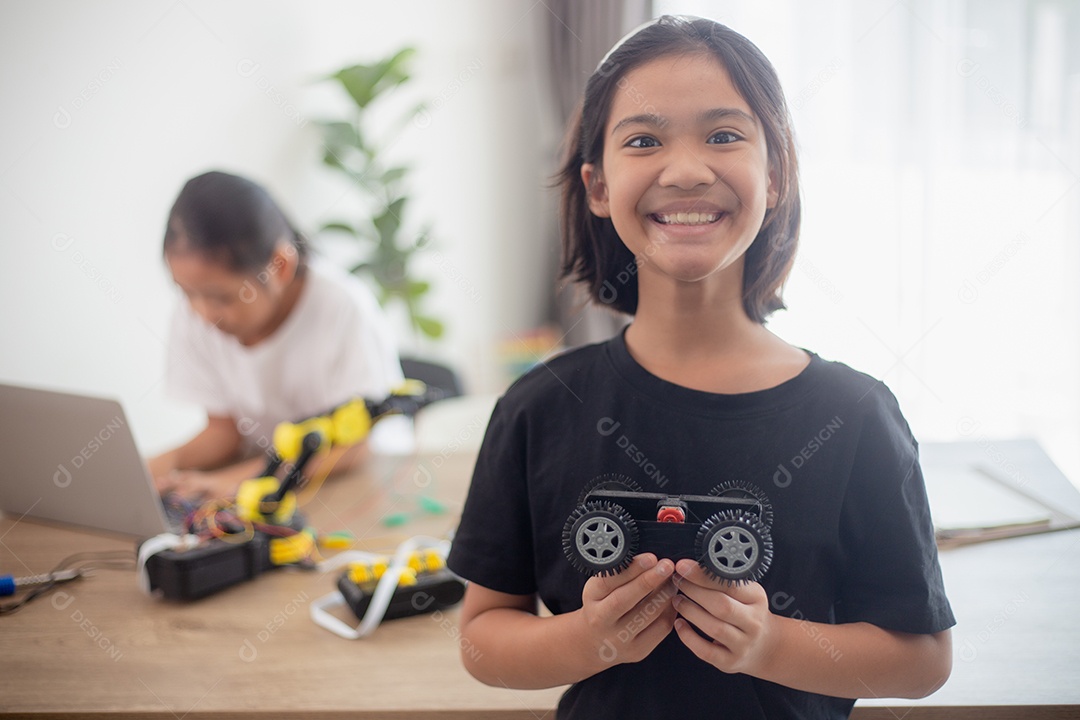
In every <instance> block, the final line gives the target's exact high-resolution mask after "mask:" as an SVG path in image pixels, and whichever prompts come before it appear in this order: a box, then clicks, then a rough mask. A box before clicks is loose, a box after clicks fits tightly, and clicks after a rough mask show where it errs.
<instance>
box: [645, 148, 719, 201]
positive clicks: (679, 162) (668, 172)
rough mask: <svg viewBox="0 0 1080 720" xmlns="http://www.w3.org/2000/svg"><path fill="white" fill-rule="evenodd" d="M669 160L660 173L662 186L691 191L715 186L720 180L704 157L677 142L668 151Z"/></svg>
mask: <svg viewBox="0 0 1080 720" xmlns="http://www.w3.org/2000/svg"><path fill="white" fill-rule="evenodd" d="M668 158H669V160H668V163H667V165H666V166H665V167H664V170H663V172H661V173H660V178H659V183H660V185H661V186H664V187H677V188H679V189H681V190H691V189H693V188H695V187H698V186H699V185H713V184H714V183H716V181H717V180H718V178H717V176H716V173H715V172H713V170H712V168H710V167H709V166H708V165H707V164H706V163H705V159H704V157H703V156H702V155H700V154H698V153H696V152H694V148H691V147H687V146H686V145H684V144H683V143H679V142H676V143H675V144H674V146H673V147H672V148H671V149H670V150H669V151H668Z"/></svg>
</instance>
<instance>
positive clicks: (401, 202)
mask: <svg viewBox="0 0 1080 720" xmlns="http://www.w3.org/2000/svg"><path fill="white" fill-rule="evenodd" d="M414 54H415V50H414V49H413V48H408V47H407V48H404V49H402V50H399V51H397V52H395V53H394V54H392V55H390V56H389V57H387V58H384V59H381V60H378V61H376V62H373V63H371V64H367V65H365V64H357V65H351V66H349V67H345V68H342V69H340V70H338V71H337V72H336V73H334V74H333V75H330V76H329V77H327V78H326V80H327V81H332V82H335V83H337V84H339V85H340V86H341V87H342V88H343V89H344V90H345V93H346V94H347V95H348V97H349V98H350V99H351V101H352V106H351V107H350V109H349V111H348V117H346V118H345V119H342V120H331V121H325V120H324V121H319V122H318V123H317V124H318V126H319V128H320V130H321V132H322V136H323V146H324V149H325V151H324V153H323V162H324V163H325V164H326V165H327V166H329V167H330V168H333V169H334V170H335V171H338V172H341V173H343V174H344V175H345V176H346V177H347V178H348V180H349V182H350V183H351V185H352V186H353V187H354V188H355V189H356V191H357V193H358V196H359V200H360V206H361V208H362V209H361V211H360V215H359V217H357V218H356V219H354V220H352V221H350V220H342V219H336V220H333V221H331V222H327V223H326V224H324V225H323V226H322V227H321V228H320V232H322V233H337V234H345V235H347V236H351V237H352V238H353V239H355V241H356V242H357V243H359V244H360V246H361V247H360V250H361V256H362V258H363V259H362V260H361V261H360V262H358V263H357V264H355V265H354V266H353V267H352V268H351V272H352V273H354V274H356V275H361V276H363V275H366V276H368V277H370V278H371V279H372V280H373V281H374V283H375V285H376V286H377V295H378V297H379V302H380V303H382V304H383V305H384V306H385V305H388V304H391V303H393V302H401V303H402V304H403V305H404V307H405V309H406V312H407V315H408V318H409V321H410V322H411V323H412V325H413V327H414V328H415V329H416V330H418V331H419V332H420V333H422V334H423V335H425V336H427V337H429V338H433V339H435V338H439V337H441V336H442V334H443V329H444V328H443V323H442V322H441V321H440V320H438V319H437V318H435V317H432V316H431V315H428V314H427V313H426V312H424V310H423V300H424V297H425V296H426V295H427V293H428V292H429V291H430V289H431V284H430V283H429V282H427V281H425V280H422V279H418V278H416V277H414V276H413V267H412V266H413V260H414V259H415V257H416V254H417V253H418V252H421V251H422V250H423V248H424V247H426V246H427V244H428V241H429V237H430V235H429V233H430V229H429V228H426V227H425V228H423V229H422V230H421V231H420V232H419V233H418V234H417V235H416V236H415V237H404V235H405V233H404V232H403V226H402V219H403V218H404V216H405V213H406V210H407V208H408V205H409V196H408V192H407V188H406V182H405V180H406V177H407V175H408V172H409V169H408V168H407V167H406V166H404V165H396V164H392V163H390V162H389V161H388V160H387V159H386V158H385V149H386V148H387V147H388V140H387V139H386V138H384V139H382V140H381V141H379V142H376V141H375V140H374V139H373V138H372V137H371V132H372V131H371V128H370V127H369V126H370V122H369V118H370V114H369V113H370V112H371V108H372V107H373V106H374V105H376V104H377V103H378V101H379V100H380V99H382V98H384V97H385V96H387V95H388V94H390V93H392V92H393V91H394V90H396V89H398V88H399V87H400V86H401V85H403V84H404V83H406V82H408V81H409V79H410V77H411V76H410V74H409V61H410V59H411V58H412V56H413V55H414ZM423 111H424V105H423V104H420V105H417V106H415V107H413V108H411V109H410V110H409V111H408V112H407V113H406V116H405V117H404V118H403V119H402V120H401V121H400V122H399V123H397V127H398V128H400V127H404V126H406V125H407V124H408V123H409V122H410V121H411V120H412V119H413V118H414V117H416V116H417V115H418V114H419V113H421V112H423Z"/></svg>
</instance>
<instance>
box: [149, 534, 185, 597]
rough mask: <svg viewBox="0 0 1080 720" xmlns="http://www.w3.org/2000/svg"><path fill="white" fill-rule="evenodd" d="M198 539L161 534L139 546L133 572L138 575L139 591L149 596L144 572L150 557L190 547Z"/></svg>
mask: <svg viewBox="0 0 1080 720" xmlns="http://www.w3.org/2000/svg"><path fill="white" fill-rule="evenodd" d="M198 542H199V538H198V536H196V535H183V536H181V535H176V534H174V533H161V534H160V535H155V536H154V537H152V538H150V539H149V540H147V541H146V542H144V543H143V544H142V545H140V546H139V559H138V561H137V563H136V565H135V570H136V572H138V574H139V589H140V590H142V591H143V592H144V593H146V594H147V595H149V594H150V592H151V590H150V573H148V572H147V571H146V561H147V560H149V559H150V557H151V556H153V555H157V554H158V553H159V552H162V551H164V550H172V549H173V548H176V547H192V546H193V543H198Z"/></svg>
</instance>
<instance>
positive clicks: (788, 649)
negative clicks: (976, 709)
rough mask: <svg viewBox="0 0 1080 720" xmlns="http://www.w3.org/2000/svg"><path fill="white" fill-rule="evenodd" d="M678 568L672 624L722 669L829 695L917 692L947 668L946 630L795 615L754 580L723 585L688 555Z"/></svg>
mask: <svg viewBox="0 0 1080 720" xmlns="http://www.w3.org/2000/svg"><path fill="white" fill-rule="evenodd" d="M677 572H678V576H677V578H678V579H677V580H676V582H677V584H678V586H679V589H680V591H681V592H682V593H683V594H684V595H685V596H686V597H680V598H679V599H678V600H676V602H675V607H676V609H677V611H678V613H679V615H680V617H681V618H684V619H680V620H677V621H676V622H675V631H676V632H677V633H678V634H679V637H680V638H681V639H682V641H683V643H684V644H685V645H686V646H687V647H688V648H690V650H691V651H693V653H694V654H695V655H697V656H698V657H699V658H701V659H702V660H704V661H705V662H708V663H710V664H712V665H714V666H716V667H717V668H719V669H720V670H723V671H724V672H728V673H733V672H739V673H746V674H747V675H753V676H754V677H758V678H761V679H763V680H769V681H772V682H775V683H779V684H781V685H786V686H788V687H792V688H795V689H797V690H805V691H808V692H814V693H820V694H823V695H832V696H834V697H845V698H865V697H906V698H917V697H925V696H927V695H929V694H930V693H932V692H934V691H935V690H937V689H938V688H939V687H941V686H942V685H943V684H944V683H945V681H946V680H947V679H948V677H949V673H950V672H951V670H952V640H951V634H950V632H949V631H948V630H945V631H943V632H939V633H935V634H933V635H915V634H910V633H901V632H894V631H890V630H884V629H882V628H879V627H877V626H875V625H871V624H870V623H865V622H857V623H847V624H841V625H829V624H826V623H815V622H810V621H808V620H797V619H794V618H788V617H783V616H780V615H774V614H773V613H772V612H771V611H770V610H769V599H768V597H767V595H766V594H765V590H764V588H762V587H761V585H758V584H757V583H753V584H750V585H743V586H727V585H724V586H721V585H720V584H718V583H717V582H716V581H714V580H712V579H711V578H710V577H709V576H708V575H707V574H706V573H705V572H704V571H703V570H702V569H701V567H700V566H699V565H698V564H697V563H695V562H693V561H690V560H682V561H680V562H679V564H678V566H677ZM687 621H689V622H690V623H693V624H694V625H695V626H696V627H698V628H699V629H700V630H701V631H702V632H704V633H705V634H706V635H708V636H709V637H711V638H713V639H714V640H715V642H709V641H708V640H706V639H705V638H703V637H701V636H700V635H699V634H698V633H696V632H695V631H694V629H693V628H691V627H690V626H689V625H688V622H687Z"/></svg>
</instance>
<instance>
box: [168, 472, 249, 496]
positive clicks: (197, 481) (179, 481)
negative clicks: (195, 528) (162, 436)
mask: <svg viewBox="0 0 1080 720" xmlns="http://www.w3.org/2000/svg"><path fill="white" fill-rule="evenodd" d="M155 484H156V485H157V488H158V491H159V492H161V493H166V492H171V493H175V494H177V495H179V496H180V497H182V498H184V499H186V500H192V501H199V500H209V499H224V498H230V497H234V496H235V495H236V489H237V487H238V486H239V482H238V481H237V480H236V479H235V478H233V477H231V476H230V475H226V474H223V473H215V472H202V471H199V470H173V471H172V472H170V473H168V474H166V475H165V476H163V477H160V478H156V479H155Z"/></svg>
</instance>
